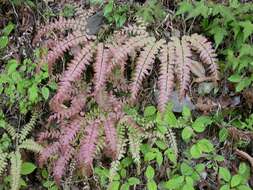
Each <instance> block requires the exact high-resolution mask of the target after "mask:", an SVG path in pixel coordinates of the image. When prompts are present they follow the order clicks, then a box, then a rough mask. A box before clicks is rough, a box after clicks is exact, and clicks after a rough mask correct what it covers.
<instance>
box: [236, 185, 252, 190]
mask: <svg viewBox="0 0 253 190" xmlns="http://www.w3.org/2000/svg"><path fill="white" fill-rule="evenodd" d="M237 189H238V190H252V189H251V188H250V187H249V186H247V185H240V186H238V187H237Z"/></svg>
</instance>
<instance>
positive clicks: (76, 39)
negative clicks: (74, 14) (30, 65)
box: [36, 32, 89, 73]
mask: <svg viewBox="0 0 253 190" xmlns="http://www.w3.org/2000/svg"><path fill="white" fill-rule="evenodd" d="M88 40H89V37H88V36H87V35H84V34H81V33H79V32H76V33H73V34H69V35H68V37H67V38H66V39H65V40H63V41H60V42H58V43H56V45H55V46H54V47H53V49H52V50H50V51H49V52H48V54H47V55H46V56H44V57H42V60H41V62H40V63H39V64H38V66H37V68H36V70H37V71H39V70H40V69H41V66H42V65H43V64H45V63H47V64H48V70H49V73H52V69H53V64H54V63H55V62H56V60H57V59H58V58H59V57H62V56H63V54H64V52H66V51H67V50H68V49H70V48H71V47H73V46H77V45H78V44H81V43H85V42H88Z"/></svg>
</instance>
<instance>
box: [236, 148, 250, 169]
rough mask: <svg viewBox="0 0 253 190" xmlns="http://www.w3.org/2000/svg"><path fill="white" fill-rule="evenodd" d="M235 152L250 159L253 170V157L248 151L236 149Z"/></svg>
mask: <svg viewBox="0 0 253 190" xmlns="http://www.w3.org/2000/svg"><path fill="white" fill-rule="evenodd" d="M235 154H237V155H238V156H240V157H242V158H244V159H246V160H248V161H249V163H250V165H251V170H252V171H253V158H252V157H251V156H250V155H249V154H248V153H246V152H244V151H242V150H239V149H236V150H235Z"/></svg>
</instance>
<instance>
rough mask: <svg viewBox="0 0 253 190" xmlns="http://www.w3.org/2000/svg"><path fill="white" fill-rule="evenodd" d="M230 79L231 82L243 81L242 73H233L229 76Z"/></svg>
mask: <svg viewBox="0 0 253 190" xmlns="http://www.w3.org/2000/svg"><path fill="white" fill-rule="evenodd" d="M228 80H229V81H230V82H235V83H238V82H240V81H241V75H239V74H237V73H236V74H233V75H232V76H230V77H229V78H228Z"/></svg>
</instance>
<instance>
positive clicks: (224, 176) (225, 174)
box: [219, 167, 231, 182]
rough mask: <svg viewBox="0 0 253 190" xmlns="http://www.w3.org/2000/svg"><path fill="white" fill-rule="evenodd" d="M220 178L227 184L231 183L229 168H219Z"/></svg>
mask: <svg viewBox="0 0 253 190" xmlns="http://www.w3.org/2000/svg"><path fill="white" fill-rule="evenodd" d="M219 177H220V178H221V179H223V180H225V181H226V182H229V181H230V179H231V174H230V171H229V170H228V169H227V168H224V167H219Z"/></svg>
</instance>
